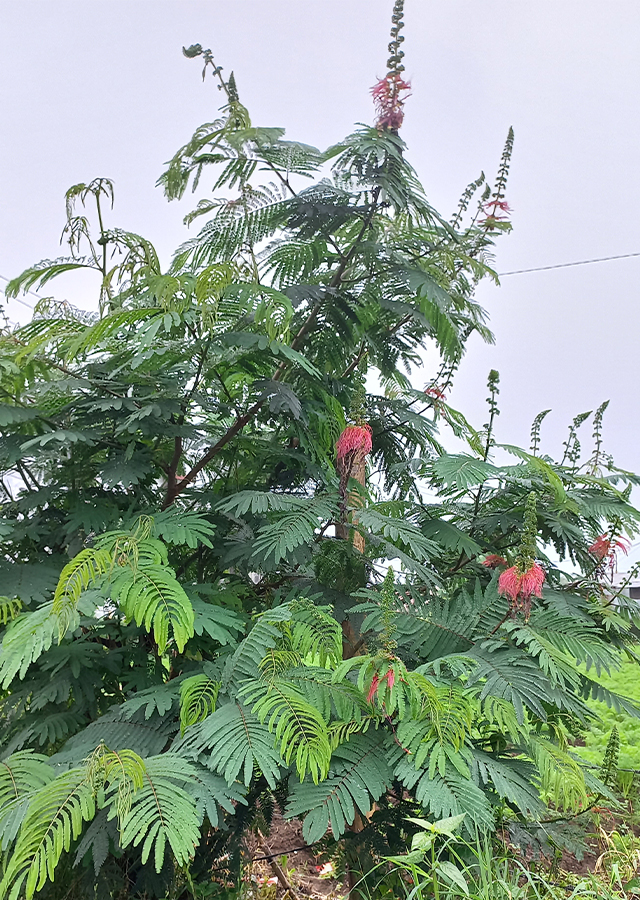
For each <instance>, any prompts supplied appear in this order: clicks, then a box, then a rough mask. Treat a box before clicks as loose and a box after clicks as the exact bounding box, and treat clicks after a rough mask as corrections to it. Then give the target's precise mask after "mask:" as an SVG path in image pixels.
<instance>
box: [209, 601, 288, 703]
mask: <svg viewBox="0 0 640 900" xmlns="http://www.w3.org/2000/svg"><path fill="white" fill-rule="evenodd" d="M291 616H292V613H291V609H290V607H289V605H288V604H283V605H282V606H276V607H274V609H270V610H269V611H268V612H265V613H262V615H261V616H259V617H258V619H257V621H256V623H255V625H254V626H253V628H252V629H251V631H250V632H249V634H248V635H247V636H246V638H245V639H244V640H243V641H242V642H241V643H240V645H239V646H238V648H237V650H236V651H235V652H234V654H233V656H231V657H229V659H228V660H227V663H226V665H225V668H224V673H223V680H222V683H223V687H224V688H225V690H226V689H227V688H228V686H229V685H230V684H231V683H236V684H238V683H241V682H242V679H243V678H247V677H249V678H255V677H256V676H257V675H258V673H259V672H260V664H261V663H262V660H263V659H264V657H265V654H266V652H267V651H268V650H271V649H272V648H273V647H275V646H276V644H277V643H278V642H279V641H280V640H281V638H282V631H281V626H282V624H283V623H285V622H288V621H289V620H290V619H291Z"/></svg>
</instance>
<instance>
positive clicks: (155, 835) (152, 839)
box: [107, 753, 200, 872]
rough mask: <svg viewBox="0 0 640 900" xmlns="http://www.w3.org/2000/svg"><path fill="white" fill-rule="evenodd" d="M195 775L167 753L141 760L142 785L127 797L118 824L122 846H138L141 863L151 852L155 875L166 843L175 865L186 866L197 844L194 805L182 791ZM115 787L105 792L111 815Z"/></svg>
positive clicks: (162, 860) (182, 761) (116, 807)
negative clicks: (127, 800)
mask: <svg viewBox="0 0 640 900" xmlns="http://www.w3.org/2000/svg"><path fill="white" fill-rule="evenodd" d="M195 774H196V772H195V769H194V767H193V766H192V765H191V764H190V763H189V762H187V761H186V760H184V759H181V758H180V757H179V756H176V755H174V754H171V753H163V754H162V755H161V756H153V757H151V758H150V759H146V760H144V780H143V784H142V786H141V787H140V788H139V789H137V790H135V791H134V792H133V793H132V795H131V803H130V808H129V809H128V811H125V812H124V815H123V816H122V818H121V824H120V843H121V845H122V847H128V846H129V845H130V844H131V845H133V846H134V847H138V846H140V845H142V846H141V858H142V863H143V864H144V863H146V862H147V860H148V859H149V856H150V855H151V852H152V851H153V860H154V864H155V870H156V872H159V871H160V870H161V868H162V864H163V862H164V855H165V848H166V845H167V844H168V845H169V847H170V848H171V852H172V853H173V856H174V858H175V860H176V862H177V864H178V865H186V864H187V863H188V861H189V859H190V857H191V856H193V851H194V848H195V847H196V846H197V844H198V843H199V841H200V828H199V825H200V817H199V815H198V811H197V808H196V803H195V801H194V799H193V797H192V796H190V794H189V793H187V791H186V790H185V788H184V785H185V784H187V783H188V782H189V781H190V780H191V779H192V778H193V777H194V776H195ZM118 788H119V786H118V785H114V786H111V787H110V788H108V789H107V800H111V802H112V804H113V805H112V810H113V812H112V814H113V815H116V811H117V809H118V793H117V791H118Z"/></svg>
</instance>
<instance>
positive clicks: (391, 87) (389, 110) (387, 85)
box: [371, 72, 411, 131]
mask: <svg viewBox="0 0 640 900" xmlns="http://www.w3.org/2000/svg"><path fill="white" fill-rule="evenodd" d="M410 88H411V85H410V84H409V82H408V81H404V80H403V79H402V78H401V77H400V73H399V72H389V74H388V75H386V76H385V77H384V78H381V79H380V81H379V82H378V83H377V84H376V85H374V86H373V87H372V88H371V93H372V95H373V102H374V104H375V107H376V113H377V115H378V118H377V119H376V128H378V129H379V130H380V131H386V130H388V131H398V129H399V128H400V126H401V125H402V121H403V119H404V110H403V105H404V101H405V100H406V99H407V96H408V94H407V93H406V92H407V91H408V90H409V89H410ZM403 94H404V96H402V95H403Z"/></svg>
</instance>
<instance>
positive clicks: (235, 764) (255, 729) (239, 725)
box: [174, 703, 284, 788]
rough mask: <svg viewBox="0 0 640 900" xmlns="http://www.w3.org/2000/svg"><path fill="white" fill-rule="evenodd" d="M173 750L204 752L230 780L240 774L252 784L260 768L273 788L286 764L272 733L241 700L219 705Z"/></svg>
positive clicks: (207, 760)
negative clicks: (255, 771)
mask: <svg viewBox="0 0 640 900" xmlns="http://www.w3.org/2000/svg"><path fill="white" fill-rule="evenodd" d="M174 752H175V753H178V754H180V755H181V756H186V757H190V758H194V759H195V758H198V757H199V756H200V755H201V754H202V757H201V759H202V761H203V762H205V763H206V765H207V766H208V767H209V768H211V769H213V770H214V771H216V772H219V773H220V774H221V775H222V776H223V777H224V778H225V779H226V781H227V784H233V782H234V781H235V780H236V778H238V776H240V775H241V777H242V778H243V780H244V783H245V784H246V785H249V784H250V783H251V778H252V777H253V773H254V769H258V770H259V771H261V772H262V774H263V775H264V777H265V778H266V780H267V783H268V784H269V786H270V787H272V788H274V787H275V786H276V784H277V782H278V781H279V779H280V769H281V766H283V764H284V762H283V760H282V758H281V757H280V755H279V754H278V752H277V750H276V749H275V747H274V738H273V734H272V733H271V732H270V731H269V729H268V728H267V726H266V725H263V724H262V722H260V721H259V720H258V718H257V717H256V716H255V715H254V714H253V713H252V712H251V710H250V709H249V708H248V707H246V706H243V705H242V704H240V703H226V704H225V705H224V706H219V707H218V709H216V711H215V712H214V713H213V715H211V716H208V717H207V718H206V719H205V720H204V721H203V722H199V723H198V724H197V725H193V726H192V727H191V728H189V729H188V730H187V732H186V734H185V735H184V737H183V738H181V739H180V740H179V741H178V742H177V744H176V745H175V746H174Z"/></svg>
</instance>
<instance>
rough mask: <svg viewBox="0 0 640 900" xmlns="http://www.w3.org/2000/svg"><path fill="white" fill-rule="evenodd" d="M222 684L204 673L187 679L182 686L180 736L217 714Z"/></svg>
mask: <svg viewBox="0 0 640 900" xmlns="http://www.w3.org/2000/svg"><path fill="white" fill-rule="evenodd" d="M219 690H220V682H219V681H213V680H212V679H211V678H209V676H208V675H205V674H204V673H202V674H200V675H193V676H192V677H191V678H186V679H185V680H184V681H183V682H182V684H181V685H180V734H184V733H185V731H186V729H187V728H188V727H189V726H190V725H195V724H196V722H201V721H202V720H203V719H206V718H207V716H209V715H211V714H212V713H213V712H215V708H216V701H217V699H218V691H219Z"/></svg>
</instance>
